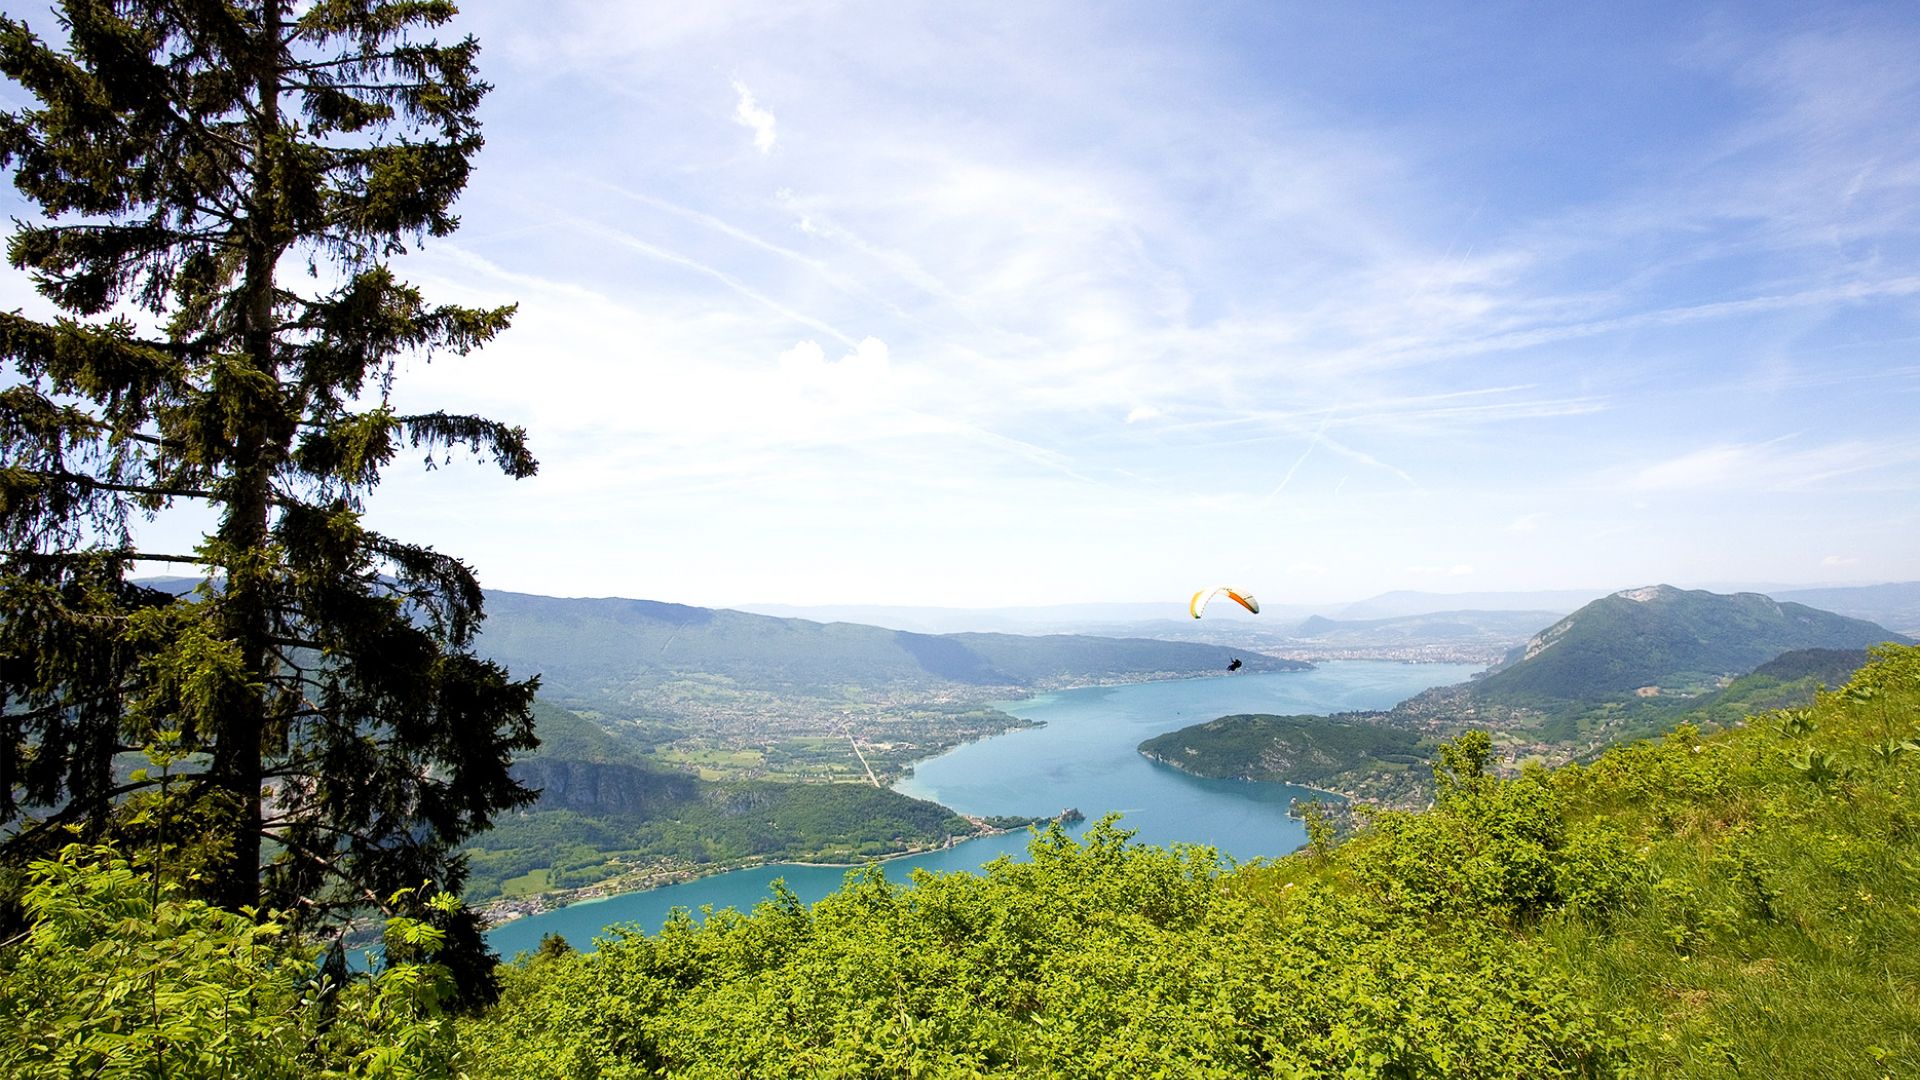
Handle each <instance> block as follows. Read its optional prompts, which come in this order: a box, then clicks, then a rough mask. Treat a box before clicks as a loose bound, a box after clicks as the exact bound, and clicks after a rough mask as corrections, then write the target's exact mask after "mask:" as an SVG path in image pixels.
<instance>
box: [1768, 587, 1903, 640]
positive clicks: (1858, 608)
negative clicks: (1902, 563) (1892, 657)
mask: <svg viewBox="0 0 1920 1080" xmlns="http://www.w3.org/2000/svg"><path fill="white" fill-rule="evenodd" d="M1767 595H1769V596H1771V597H1773V598H1774V599H1775V600H1780V601H1791V602H1793V603H1797V604H1805V605H1807V606H1808V607H1815V608H1819V609H1820V610H1822V611H1831V612H1834V613H1835V614H1839V615H1850V616H1852V617H1853V618H1856V619H1866V620H1868V621H1870V622H1877V623H1879V624H1880V625H1881V626H1884V627H1887V628H1888V629H1891V630H1898V631H1900V632H1901V633H1903V634H1906V635H1907V636H1909V637H1916V636H1920V581H1903V582H1896V583H1890V584H1886V585H1860V586H1853V587H1846V588H1826V589H1789V590H1785V591H1781V592H1774V591H1769V592H1768V594H1767Z"/></svg>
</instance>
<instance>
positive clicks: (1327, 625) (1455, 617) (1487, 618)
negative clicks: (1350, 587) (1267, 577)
mask: <svg viewBox="0 0 1920 1080" xmlns="http://www.w3.org/2000/svg"><path fill="white" fill-rule="evenodd" d="M1559 617H1560V613H1559V612H1555V611H1437V612H1432V613H1430V614H1423V615H1401V616H1392V617H1387V618H1380V619H1329V618H1325V617H1323V616H1319V615H1315V616H1313V617H1311V618H1308V619H1306V620H1303V621H1302V622H1301V623H1300V624H1299V625H1297V626H1295V627H1294V628H1293V630H1292V633H1291V634H1290V637H1291V638H1292V640H1293V641H1294V643H1296V644H1320V645H1335V646H1373V647H1390V646H1396V645H1400V646H1405V645H1468V644H1482V643H1494V644H1498V643H1500V642H1514V641H1524V640H1526V639H1527V638H1528V637H1531V636H1532V635H1533V634H1535V633H1538V632H1539V631H1540V629H1541V628H1542V627H1545V626H1547V625H1549V624H1551V623H1552V622H1553V621H1554V620H1556V619H1558V618H1559Z"/></svg>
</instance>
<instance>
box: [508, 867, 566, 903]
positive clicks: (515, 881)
mask: <svg viewBox="0 0 1920 1080" xmlns="http://www.w3.org/2000/svg"><path fill="white" fill-rule="evenodd" d="M552 880H553V868H552V867H550V866H543V867H541V868H540V869H538V870H530V871H528V872H527V873H524V874H521V875H520V876H519V877H515V878H508V879H507V880H505V881H503V882H501V883H500V895H501V896H506V897H515V896H531V895H533V894H534V893H542V892H546V891H547V890H548V889H549V888H551V887H552V885H551V884H550V883H551V882H552Z"/></svg>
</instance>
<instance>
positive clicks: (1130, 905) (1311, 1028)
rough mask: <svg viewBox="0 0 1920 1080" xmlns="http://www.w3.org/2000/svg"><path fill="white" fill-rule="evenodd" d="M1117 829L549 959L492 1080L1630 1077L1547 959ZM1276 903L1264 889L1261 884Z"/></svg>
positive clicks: (527, 978) (526, 981) (531, 982)
mask: <svg viewBox="0 0 1920 1080" xmlns="http://www.w3.org/2000/svg"><path fill="white" fill-rule="evenodd" d="M1128 836H1129V834H1128V833H1125V832H1123V831H1121V830H1120V829H1118V828H1117V827H1116V826H1115V825H1114V824H1113V822H1112V821H1111V820H1108V821H1103V822H1100V823H1097V824H1096V825H1095V826H1094V827H1093V828H1091V829H1090V830H1089V831H1088V832H1087V834H1086V836H1085V838H1084V840H1083V841H1082V842H1080V843H1076V842H1075V841H1073V840H1072V839H1071V838H1069V837H1067V836H1066V835H1065V834H1064V833H1062V832H1061V831H1059V830H1058V829H1052V830H1048V831H1047V832H1044V833H1041V834H1038V835H1037V836H1036V837H1035V839H1034V841H1033V843H1032V845H1031V849H1030V854H1031V856H1032V858H1031V861H1029V862H1025V863H1014V862H1011V861H1006V860H1002V861H1000V862H997V863H995V864H993V865H992V866H990V867H988V868H987V870H986V871H985V873H984V874H982V875H978V876H976V875H968V874H952V875H931V874H925V873H920V874H916V875H915V877H914V881H913V884H912V887H910V888H906V887H902V886H899V885H895V884H892V883H890V882H888V881H886V880H885V878H884V876H883V875H882V874H881V873H880V872H879V871H878V870H877V869H875V870H866V871H857V872H855V873H853V874H850V875H849V877H848V881H847V884H846V886H845V887H844V888H843V889H842V891H841V892H839V893H837V894H834V895H833V896H830V897H828V898H827V899H825V900H823V901H821V902H820V903H819V904H817V905H815V907H814V908H813V909H812V910H811V911H808V910H806V909H804V908H802V907H801V906H800V905H798V904H797V903H795V902H794V901H793V900H792V898H791V897H780V898H776V899H775V900H774V901H771V902H768V903H765V904H762V905H761V906H760V907H759V908H757V909H756V910H755V911H754V912H753V913H752V914H750V915H739V914H737V913H731V912H722V913H718V914H715V915H713V916H711V917H709V918H708V919H707V920H706V921H705V922H704V923H696V922H694V921H693V920H691V919H688V918H681V919H677V920H675V921H672V922H670V923H669V924H668V925H667V927H666V928H665V929H664V930H663V931H662V932H661V933H660V934H658V935H656V936H645V935H642V934H639V933H637V932H634V931H631V930H623V931H620V932H618V933H616V934H615V935H614V936H612V937H611V938H608V939H605V940H602V941H601V942H599V946H600V947H599V951H598V952H596V953H593V954H586V955H573V956H565V957H560V958H547V959H543V960H535V961H533V962H532V963H531V964H529V966H527V967H526V968H524V969H520V970H518V971H516V972H514V973H513V974H512V975H511V976H510V978H509V979H508V987H507V991H506V993H505V995H504V997H503V998H502V1002H501V1004H500V1006H499V1007H498V1008H497V1009H496V1010H495V1011H494V1012H493V1013H492V1014H491V1015H489V1016H488V1017H487V1018H486V1019H485V1020H484V1021H480V1022H475V1023H473V1024H470V1025H468V1027H467V1029H466V1034H467V1036H468V1037H469V1038H470V1039H471V1040H472V1044H471V1045H472V1048H473V1050H474V1052H475V1057H476V1059H477V1060H478V1061H480V1062H483V1063H484V1064H483V1065H481V1066H480V1070H481V1071H480V1072H479V1074H478V1075H483V1076H503V1077H504V1076H568V1077H592V1076H600V1077H611V1076H629V1075H642V1074H645V1073H648V1072H651V1071H655V1070H658V1071H664V1072H668V1073H671V1074H674V1075H687V1076H738V1075H753V1076H820V1075H847V1076H864V1075H924V1076H968V1075H978V1074H980V1073H992V1074H996V1075H1014V1076H1056V1075H1110V1076H1117V1075H1135V1076H1145V1075H1165V1076H1244V1075H1254V1074H1264V1075H1284V1076H1294V1075H1298V1076H1313V1075H1339V1074H1343V1073H1344V1074H1348V1075H1383V1074H1386V1075H1390V1074H1395V1073H1396V1072H1397V1073H1402V1074H1405V1075H1440V1074H1447V1075H1485V1076H1554V1075H1583V1074H1586V1073H1588V1072H1589V1071H1590V1070H1591V1069H1592V1068H1595V1067H1599V1066H1603V1065H1604V1064H1605V1063H1606V1062H1608V1061H1611V1060H1614V1059H1615V1058H1616V1056H1617V1046H1616V1040H1615V1039H1614V1037H1613V1036H1611V1035H1609V1034H1607V1032H1606V1030H1605V1027H1606V1025H1605V1022H1604V1020H1603V1019H1601V1018H1598V1017H1595V1016H1593V1015H1590V1014H1589V1013H1587V1012H1586V1011H1585V1010H1584V1009H1582V1007H1581V1006H1580V1005H1579V1003H1578V1002H1577V1001H1575V1000H1573V999H1572V997H1571V996H1570V995H1569V993H1568V988H1567V987H1566V986H1565V985H1564V984H1563V982H1562V981H1561V980H1558V979H1556V978H1555V977H1554V976H1553V975H1552V974H1551V973H1550V972H1548V971H1545V970H1544V969H1543V968H1542V965H1541V963H1540V958H1539V956H1538V955H1537V954H1536V953H1534V952H1533V951H1532V950H1530V949H1528V948H1526V947H1525V946H1524V945H1521V944H1519V943H1517V942H1516V941H1515V940H1514V939H1513V938H1512V937H1511V936H1510V935H1506V934H1503V933H1498V932H1488V931H1487V930H1486V928H1484V927H1481V926H1476V925H1474V924H1471V923H1469V924H1467V925H1466V926H1464V927H1463V928H1462V929H1461V931H1460V932H1458V933H1453V932H1436V931H1434V930H1432V929H1431V928H1430V927H1429V926H1428V924H1427V923H1426V922H1425V921H1424V920H1419V921H1410V920H1406V919H1402V918H1397V917H1395V916H1394V915H1392V914H1391V913H1389V912H1386V911H1383V910H1381V909H1379V908H1377V907H1375V906H1373V905H1372V904H1371V903H1370V902H1369V901H1367V899H1366V898H1365V897H1364V896H1355V895H1346V894H1338V893H1330V892H1325V891H1320V890H1312V891H1309V892H1304V893H1297V894H1295V893H1289V894H1286V896H1285V901H1284V902H1282V903H1273V904H1270V903H1268V902H1266V901H1265V899H1264V898H1263V897H1262V896H1261V895H1260V893H1259V891H1258V890H1257V889H1254V890H1248V889H1246V888H1243V887H1241V883H1240V882H1239V881H1238V879H1236V878H1235V877H1233V876H1231V875H1229V874H1227V873H1225V872H1224V871H1223V869H1222V868H1221V866H1220V865H1219V862H1218V860H1217V858H1216V857H1215V856H1214V854H1213V853H1212V852H1211V851H1209V850H1207V849H1202V848H1188V849H1177V850H1173V851H1167V850H1162V849H1157V848H1142V847H1135V846H1132V845H1130V844H1129V843H1128V842H1127V841H1128ZM1251 884H1257V883H1251Z"/></svg>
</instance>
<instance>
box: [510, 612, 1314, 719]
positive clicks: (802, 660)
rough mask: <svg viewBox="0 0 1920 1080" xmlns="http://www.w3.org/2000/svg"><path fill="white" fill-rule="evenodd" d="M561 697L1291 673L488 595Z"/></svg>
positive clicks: (1015, 641)
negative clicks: (685, 688)
mask: <svg viewBox="0 0 1920 1080" xmlns="http://www.w3.org/2000/svg"><path fill="white" fill-rule="evenodd" d="M477 647H478V649H479V651H480V652H481V653H483V654H484V655H486V656H488V657H490V658H492V659H495V660H498V661H500V662H502V663H504V664H506V665H507V666H508V667H509V669H511V670H512V671H514V672H515V674H517V675H521V676H525V675H532V674H539V675H540V676H541V678H542V680H543V687H544V689H545V690H546V691H547V692H548V693H550V694H552V695H554V696H555V697H556V698H558V699H559V700H562V701H575V702H578V703H580V704H585V705H590V706H592V707H595V708H601V709H606V708H613V709H619V708H622V707H631V706H635V705H645V704H646V703H647V702H646V692H647V691H649V690H652V689H656V688H659V687H661V686H663V685H665V684H669V683H671V682H673V681H675V680H676V679H684V678H687V677H699V678H703V679H707V680H711V681H715V682H717V683H720V684H723V685H724V687H725V688H727V689H729V690H732V691H758V692H763V693H779V694H786V695H801V696H838V697H843V696H845V695H846V694H847V693H849V692H862V693H869V694H871V693H875V692H882V691H888V690H894V691H919V692H935V691H941V690H955V689H964V688H985V687H1004V688H1011V689H1035V688H1042V687H1048V686H1054V685H1062V684H1067V683H1074V682H1099V681H1111V680H1126V679H1135V678H1142V677H1146V676H1151V675H1166V676H1179V675H1183V674H1202V673H1212V672H1224V671H1225V670H1226V667H1227V664H1228V662H1229V661H1230V660H1232V659H1234V658H1236V657H1238V658H1240V659H1241V660H1242V662H1243V664H1244V665H1245V667H1246V668H1247V669H1249V670H1255V671H1279V670H1286V669H1288V668H1290V667H1298V666H1300V665H1298V664H1296V663H1294V662H1291V661H1286V660H1279V659H1275V658H1272V657H1266V656H1261V655H1259V654H1256V653H1251V652H1244V651H1235V650H1233V649H1230V648H1227V647H1225V646H1218V645H1207V644H1200V643H1194V642H1166V641H1155V640H1151V639H1142V638H1096V637H1089V636H1085V635H1043V636H1033V637H1029V636H1021V635H1011V634H941V635H933V634H918V633H912V632H907V631H898V630H888V629H884V628H881V627H875V626H863V625H859V624H856V623H818V622H813V621H811V620H807V619H794V618H776V617H773V616H768V615H755V614H751V613H748V612H742V611H731V610H726V609H714V608H698V607H689V606H687V605H682V604H666V603H659V602H655V601H647V600H627V599H618V598H606V599H561V598H556V597H545V596H534V595H531V594H527V593H509V592H497V593H489V594H488V596H487V622H486V626H485V628H484V630H483V631H482V633H481V636H480V638H479V642H478V646H477Z"/></svg>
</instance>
